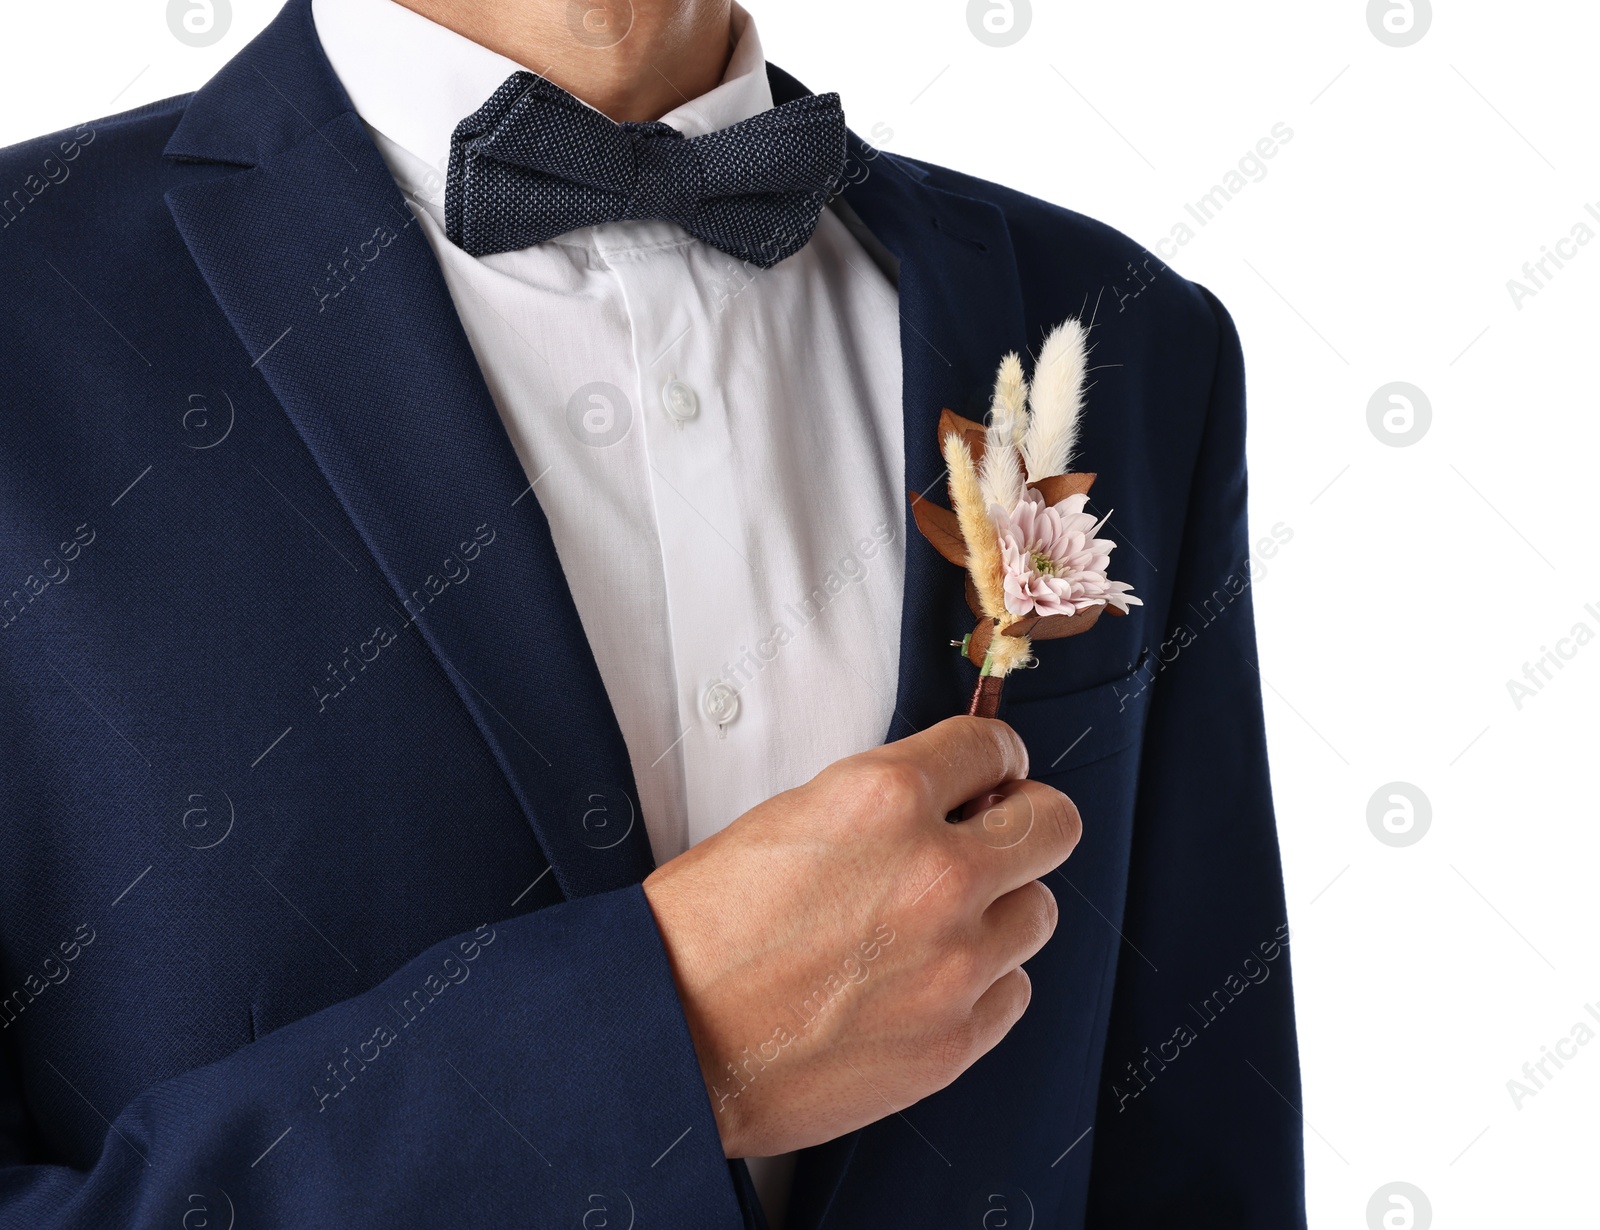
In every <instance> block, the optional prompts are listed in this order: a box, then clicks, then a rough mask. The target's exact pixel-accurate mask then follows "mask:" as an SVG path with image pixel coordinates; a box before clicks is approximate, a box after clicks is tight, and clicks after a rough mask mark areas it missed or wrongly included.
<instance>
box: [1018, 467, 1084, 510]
mask: <svg viewBox="0 0 1600 1230" xmlns="http://www.w3.org/2000/svg"><path fill="white" fill-rule="evenodd" d="M1094 480H1095V476H1094V475H1093V474H1052V475H1050V476H1049V477H1048V478H1041V479H1039V481H1038V482H1033V483H1029V484H1028V486H1030V487H1032V488H1033V489H1034V490H1035V491H1037V492H1038V493H1039V494H1040V495H1042V496H1044V502H1045V503H1046V504H1059V503H1061V501H1062V500H1064V499H1066V498H1067V497H1068V496H1069V495H1085V494H1087V493H1088V490H1089V488H1090V487H1092V486H1093V485H1094Z"/></svg>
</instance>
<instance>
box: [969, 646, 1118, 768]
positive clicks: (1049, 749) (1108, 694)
mask: <svg viewBox="0 0 1600 1230" xmlns="http://www.w3.org/2000/svg"><path fill="white" fill-rule="evenodd" d="M1148 656H1149V655H1148V654H1146V655H1145V658H1147V657H1148ZM1145 658H1141V659H1140V661H1139V664H1138V665H1137V666H1135V667H1134V668H1133V670H1131V671H1129V672H1128V673H1127V674H1126V675H1123V676H1121V677H1119V678H1117V679H1112V680H1110V681H1108V682H1106V683H1102V684H1099V685H1097V686H1095V687H1092V688H1084V689H1082V690H1080V691H1077V692H1068V693H1065V694H1063V695H1060V696H1041V697H1032V698H1030V699H1027V700H1021V701H1016V702H1015V703H1009V704H1007V705H1005V707H1004V708H1003V709H1002V711H1001V714H1000V716H1001V717H1002V718H1004V719H1005V720H1006V721H1007V722H1009V723H1010V724H1011V726H1012V727H1013V729H1015V730H1016V732H1017V733H1018V734H1019V735H1021V736H1022V741H1023V743H1025V744H1026V745H1027V748H1028V760H1029V775H1030V776H1031V777H1034V778H1038V779H1045V778H1051V777H1056V776H1059V775H1060V774H1063V773H1066V772H1068V771H1070V770H1072V769H1077V768H1081V767H1082V766H1084V765H1088V764H1093V763H1094V762H1095V761H1097V760H1103V759H1105V758H1106V757H1107V756H1114V755H1116V754H1117V753H1118V752H1121V751H1124V750H1126V749H1127V748H1129V747H1132V746H1133V745H1134V744H1136V743H1137V742H1138V741H1139V739H1140V737H1141V735H1142V734H1143V732H1144V716H1145V709H1146V707H1147V704H1148V701H1149V695H1150V689H1149V682H1150V679H1149V676H1150V670H1149V665H1148V663H1147V662H1146V660H1145Z"/></svg>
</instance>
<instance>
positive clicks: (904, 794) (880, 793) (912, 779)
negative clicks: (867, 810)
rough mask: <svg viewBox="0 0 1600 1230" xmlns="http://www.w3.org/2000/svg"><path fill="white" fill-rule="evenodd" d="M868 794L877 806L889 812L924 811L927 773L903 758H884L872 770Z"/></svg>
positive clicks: (910, 812)
mask: <svg viewBox="0 0 1600 1230" xmlns="http://www.w3.org/2000/svg"><path fill="white" fill-rule="evenodd" d="M872 793H873V796H874V797H875V799H876V800H877V803H878V805H879V807H881V808H882V809H883V810H884V811H886V812H889V813H891V814H893V815H897V816H904V815H910V814H915V813H918V812H921V811H925V810H927V807H928V795H929V790H928V779H927V775H926V774H924V773H923V771H922V770H921V769H919V768H918V767H917V766H916V765H914V764H909V763H907V762H906V761H903V760H893V761H887V762H885V763H883V764H880V765H878V766H877V767H876V768H875V769H874V771H873V785H872Z"/></svg>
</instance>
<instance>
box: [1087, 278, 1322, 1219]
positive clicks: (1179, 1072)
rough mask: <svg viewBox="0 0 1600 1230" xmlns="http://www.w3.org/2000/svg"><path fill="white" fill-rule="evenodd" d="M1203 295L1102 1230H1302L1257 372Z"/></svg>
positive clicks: (1145, 782)
mask: <svg viewBox="0 0 1600 1230" xmlns="http://www.w3.org/2000/svg"><path fill="white" fill-rule="evenodd" d="M1202 293H1203V294H1204V296H1205V299H1206V301H1207V302H1208V303H1209V304H1210V306H1211V309H1212V312H1213V313H1214V314H1215V317H1216V322H1217V334H1218V350H1217V361H1216V368H1215V373H1214V376H1213V384H1212V390H1211V398H1210V404H1209V408H1208V411H1207V422H1206V426H1205V430H1204V433H1203V436H1202V441H1201V445H1200V449H1199V453H1198V457H1197V460H1196V467H1195V472H1194V477H1193V481H1192V484H1191V488H1190V498H1189V508H1188V513H1187V520H1186V525H1185V529H1184V533H1183V540H1182V548H1181V555H1180V560H1179V571H1178V576H1177V578H1176V584H1175V590H1174V597H1173V604H1172V610H1171V614H1170V617H1169V619H1170V622H1169V625H1168V626H1169V628H1170V632H1169V633H1168V636H1167V639H1166V640H1165V641H1164V642H1163V644H1162V645H1161V647H1160V650H1159V651H1158V652H1157V653H1156V654H1155V655H1154V656H1153V657H1152V658H1151V660H1150V661H1149V663H1148V665H1147V667H1146V669H1148V670H1149V671H1151V672H1152V673H1153V674H1154V675H1155V678H1154V679H1153V680H1152V689H1153V691H1152V698H1151V711H1150V715H1149V723H1148V726H1147V728H1146V735H1145V746H1144V755H1143V761H1142V764H1143V768H1142V771H1141V779H1140V783H1139V801H1138V805H1137V807H1136V809H1135V815H1134V832H1133V848H1132V862H1131V868H1130V872H1129V885H1128V896H1127V907H1126V914H1125V917H1124V919H1123V924H1122V926H1123V932H1124V934H1125V936H1126V938H1127V940H1128V942H1129V944H1131V945H1134V946H1136V947H1137V949H1138V953H1135V952H1133V951H1131V950H1130V948H1129V946H1128V944H1125V945H1124V946H1123V950H1122V953H1121V956H1120V958H1119V962H1118V972H1117V979H1116V989H1115V994H1114V998H1113V1002H1112V1010H1111V1018H1110V1024H1109V1027H1108V1035H1107V1041H1106V1052H1105V1062H1104V1067H1103V1068H1102V1072H1101V1084H1100V1102H1099V1108H1098V1113H1097V1116H1096V1120H1095V1125H1096V1126H1095V1138H1094V1140H1095V1144H1094V1155H1093V1167H1092V1174H1091V1181H1090V1198H1089V1216H1088V1222H1087V1224H1088V1226H1089V1227H1091V1228H1093V1230H1101V1228H1103V1230H1144V1228H1149V1230H1168V1228H1170V1227H1172V1226H1178V1225H1182V1226H1194V1227H1200V1226H1216V1227H1228V1228H1229V1230H1256V1228H1259V1230H1285V1228H1287V1227H1293V1226H1304V1225H1305V1211H1304V1176H1303V1158H1302V1154H1301V1119H1300V1115H1299V1112H1298V1110H1297V1109H1296V1108H1297V1107H1298V1106H1299V1104H1300V1088H1299V1072H1298V1066H1297V1060H1296V1052H1295V1030H1294V1013H1293V1004H1292V1000H1291V997H1290V986H1289V955H1288V927H1287V923H1286V918H1285V907H1284V897H1283V880H1282V872H1281V870H1280V866H1279V858H1278V843H1277V836H1276V833H1275V830H1274V823H1273V811H1272V795H1271V789H1270V785H1269V782H1268V776H1267V750H1266V735H1265V730H1264V726H1263V717H1262V708H1261V676H1260V672H1259V670H1258V667H1257V663H1256V645H1255V630H1254V621H1253V615H1252V610H1251V581H1252V570H1253V569H1255V568H1256V567H1257V564H1256V563H1254V562H1253V561H1252V557H1251V548H1250V541H1249V538H1248V533H1247V528H1246V522H1245V488H1246V483H1245V408H1244V407H1245V387H1244V362H1243V356H1242V353H1241V350H1240V345H1239V337H1238V333H1237V331H1236V330H1235V328H1234V326H1233V322H1232V320H1231V319H1230V318H1229V316H1228V313H1227V311H1226V309H1225V308H1223V306H1222V304H1221V303H1220V302H1218V301H1217V300H1216V298H1215V297H1214V296H1212V295H1211V294H1210V293H1209V292H1205V291H1202ZM1258 537H1264V535H1258ZM1140 953H1142V954H1143V956H1142V957H1141V956H1140V955H1138V954H1140ZM1145 958H1148V960H1146V959H1145ZM1152 966H1153V967H1154V968H1152Z"/></svg>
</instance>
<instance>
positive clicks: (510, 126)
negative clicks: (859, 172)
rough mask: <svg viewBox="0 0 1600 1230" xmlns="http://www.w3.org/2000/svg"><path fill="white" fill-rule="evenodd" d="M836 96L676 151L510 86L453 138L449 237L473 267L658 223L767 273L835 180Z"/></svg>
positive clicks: (675, 143)
mask: <svg viewBox="0 0 1600 1230" xmlns="http://www.w3.org/2000/svg"><path fill="white" fill-rule="evenodd" d="M844 163H845V126H844V112H843V110H841V108H840V106H839V96H838V95H837V94H820V95H813V96H809V97H806V98H799V99H796V100H794V101H793V102H788V103H785V104H783V106H781V107H774V108H772V109H771V110H769V111H763V112H761V113H760V114H759V115H755V116H752V117H751V118H750V119H747V120H743V121H741V122H740V123H737V124H734V125H732V126H731V127H728V128H723V129H720V130H719V131H717V132H712V133H707V134H706V135H705V136H700V137H685V136H684V135H683V134H682V133H680V132H678V131H677V130H676V129H675V128H672V127H671V126H670V125H667V124H662V123H659V122H654V121H652V122H650V123H642V124H641V123H626V124H618V123H615V122H613V121H612V120H610V119H608V118H606V117H605V116H604V115H602V114H601V113H600V112H598V111H595V110H594V109H593V108H591V107H587V106H585V105H584V104H583V103H581V102H579V101H578V100H577V99H576V98H574V97H573V96H572V95H571V94H568V93H567V92H566V91H565V90H563V89H562V88H561V87H559V86H556V85H552V84H551V83H550V82H548V81H546V80H545V79H544V78H543V77H537V76H535V75H534V74H532V73H524V72H518V73H513V74H512V75H511V76H510V77H508V78H507V79H506V81H505V84H504V85H502V86H501V87H500V88H499V89H498V90H496V91H495V93H494V97H493V98H491V99H489V101H488V102H486V103H484V105H483V106H481V107H480V108H478V110H477V111H475V112H473V113H472V114H471V115H469V116H468V117H467V118H466V119H464V120H462V121H461V123H460V124H458V125H457V126H456V130H455V134H454V135H453V136H452V137H451V138H450V172H449V177H448V180H447V182H446V187H445V199H444V216H445V232H446V234H448V235H449V237H450V240H451V242H452V243H454V244H455V245H456V246H457V247H460V248H462V249H463V250H465V251H466V252H468V253H470V254H471V255H473V256H487V255H489V254H491V253H494V252H509V251H512V250H514V249H516V248H526V247H528V246H529V245H530V244H536V243H542V242H543V241H544V240H546V239H553V238H554V237H555V236H557V235H563V234H565V233H566V232H568V231H572V230H576V229H578V228H579V227H583V226H594V225H596V224H598V223H602V222H616V221H620V220H622V219H625V218H663V219H666V220H668V221H671V222H676V223H677V224H678V225H679V226H681V227H683V229H684V230H686V231H688V232H689V233H690V234H691V235H693V236H694V237H695V238H696V239H700V240H703V241H705V242H706V243H708V244H710V245H711V246H712V247H715V248H720V249H721V250H722V251H724V252H726V253H728V254H729V255H730V256H735V257H738V258H739V259H741V260H746V261H749V262H750V263H752V264H754V265H759V266H760V267H761V268H763V269H770V268H771V267H772V266H773V265H776V264H777V263H778V262H779V261H781V260H783V259H784V257H786V256H791V255H793V254H794V253H795V252H798V251H799V250H800V249H801V248H803V247H804V246H805V245H806V242H807V241H808V240H809V239H810V238H811V234H812V232H813V231H814V230H816V226H817V219H818V217H820V216H821V213H822V210H823V208H824V207H825V206H826V205H827V203H828V200H829V198H830V197H831V196H832V194H833V191H834V189H835V187H836V186H837V184H838V182H839V178H840V176H841V175H843V173H844Z"/></svg>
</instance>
